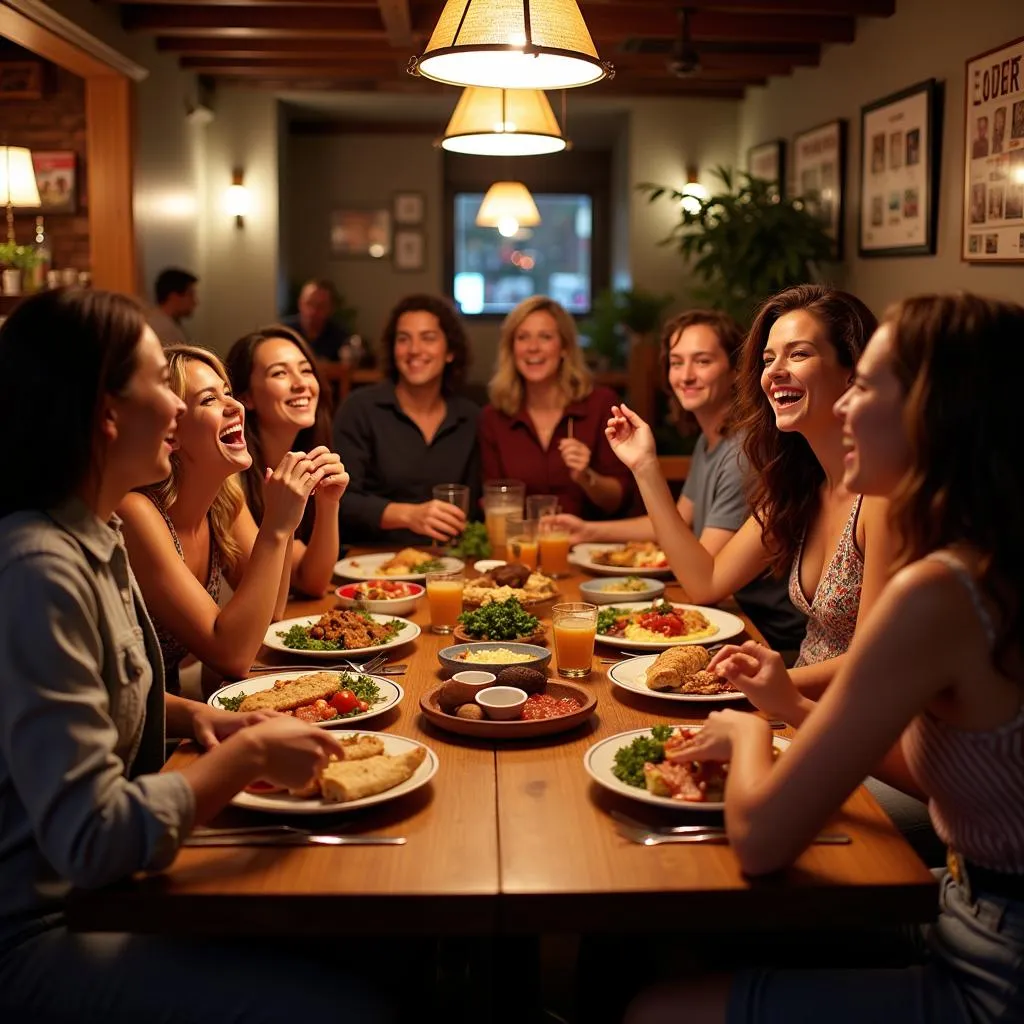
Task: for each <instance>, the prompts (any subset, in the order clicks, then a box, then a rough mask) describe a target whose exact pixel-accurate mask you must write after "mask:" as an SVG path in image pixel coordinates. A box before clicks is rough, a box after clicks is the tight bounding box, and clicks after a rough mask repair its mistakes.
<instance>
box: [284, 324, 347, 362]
mask: <svg viewBox="0 0 1024 1024" xmlns="http://www.w3.org/2000/svg"><path fill="white" fill-rule="evenodd" d="M281 323H283V324H284V325H285V327H290V328H291V329H292V330H293V331H298V333H299V334H301V335H302V336H303V337H304V338H305V339H306V341H308V342H309V347H310V348H311V349H312V350H313V352H314V353H315V354H316V356H317V358H318V359H329V360H331V361H332V362H335V363H336V362H337V361H338V349H340V348H341V347H342V346H344V345H347V344H348V343H349V342H348V339H349V332H348V331H346V330H343V329H342V328H341V327H339V326H338V325H337V324H336V323H335V322H334V321H333V320H328V321H327V323H325V324H324V329H323V330H322V331H321V332H320V333H319V334H318V335H317V336H316V337H315V338H310V337H309V336H308V335H307V334H306V332H305V331H304V330H303V329H302V324H301V322H300V320H299V314H298V313H293V314H292V315H291V316H286V317H283V318H282V319H281Z"/></svg>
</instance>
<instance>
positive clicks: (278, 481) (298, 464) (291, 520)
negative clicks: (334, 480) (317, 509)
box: [263, 452, 327, 534]
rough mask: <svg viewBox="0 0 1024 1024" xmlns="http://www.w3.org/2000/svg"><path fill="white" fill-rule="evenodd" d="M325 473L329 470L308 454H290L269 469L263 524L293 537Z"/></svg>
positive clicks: (264, 493) (264, 489)
mask: <svg viewBox="0 0 1024 1024" xmlns="http://www.w3.org/2000/svg"><path fill="white" fill-rule="evenodd" d="M326 474H327V469H326V467H325V466H324V465H319V466H318V465H315V464H314V460H313V459H312V458H310V456H309V455H307V454H306V453H305V452H288V453H287V454H286V455H285V457H284V458H283V459H282V460H281V461H280V462H279V463H278V465H277V468H276V469H274V470H273V471H271V470H270V469H268V470H267V480H266V483H265V484H264V486H263V502H264V512H263V525H264V526H267V527H268V528H269V529H272V530H282V531H284V532H286V533H288V534H293V533H294V532H295V531H296V530H297V529H298V528H299V523H301V522H302V514H303V512H305V510H306V502H307V501H308V500H309V496H310V494H311V493H312V491H313V488H314V487H316V486H317V484H319V483H320V481H321V480H323V478H324V476H326Z"/></svg>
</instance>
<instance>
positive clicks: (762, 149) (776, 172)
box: [747, 139, 786, 194]
mask: <svg viewBox="0 0 1024 1024" xmlns="http://www.w3.org/2000/svg"><path fill="white" fill-rule="evenodd" d="M747 173H748V174H749V175H750V176H751V177H752V178H761V179H763V180H764V181H774V182H775V183H776V192H777V193H779V194H785V191H786V140H785V139H772V140H771V142H762V143H761V144H760V145H757V146H751V147H750V149H748V150H747Z"/></svg>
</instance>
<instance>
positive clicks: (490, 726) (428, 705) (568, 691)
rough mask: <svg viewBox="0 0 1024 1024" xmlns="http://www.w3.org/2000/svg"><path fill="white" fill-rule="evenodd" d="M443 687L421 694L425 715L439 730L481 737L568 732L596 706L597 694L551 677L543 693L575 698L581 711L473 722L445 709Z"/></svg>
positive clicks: (546, 734) (486, 719) (517, 737)
mask: <svg viewBox="0 0 1024 1024" xmlns="http://www.w3.org/2000/svg"><path fill="white" fill-rule="evenodd" d="M440 692H441V687H440V686H438V687H435V688H434V689H433V690H431V691H429V692H428V693H425V694H423V695H422V696H421V697H420V710H421V711H422V712H423V714H424V716H425V717H426V718H427V719H429V721H431V722H433V723H434V725H436V726H437V727H438V728H439V729H444V730H445V731H446V732H453V733H457V734H458V735H460V736H477V737H480V738H481V739H503V740H516V739H529V738H530V737H532V736H552V735H554V734H555V733H560V732H568V731H569V730H570V729H575V728H576V726H578V725H580V724H582V723H583V722H585V721H586V720H587V719H588V718H589V717H590V716H591V715H592V714H593V713H594V710H595V709H596V708H597V697H596V696H595V695H594V693H593V691H592V690H587V689H584V688H583V687H582V686H576V685H574V684H573V683H565V682H562V681H561V680H558V681H556V680H553V679H549V680H548V682H547V685H546V686H545V687H544V692H545V693H546V694H549V695H550V696H552V697H554V698H555V699H556V700H561V699H562V698H563V697H572V698H574V699H576V700H578V701H579V702H580V710H579V711H574V712H573V713H572V714H570V715H562V716H561V717H560V718H541V719H536V720H532V721H523V720H522V719H517V720H516V721H512V722H496V721H493V720H491V719H489V718H484V719H481V720H480V721H474V720H473V719H469V718H457V717H456V716H455V715H449V714H448V712H446V711H442V710H441V707H440V705H439V704H438V702H437V699H438V694H440Z"/></svg>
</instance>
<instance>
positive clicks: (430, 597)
mask: <svg viewBox="0 0 1024 1024" xmlns="http://www.w3.org/2000/svg"><path fill="white" fill-rule="evenodd" d="M465 585H466V578H465V576H463V575H462V573H461V572H428V573H427V604H428V605H429V606H430V631H431V632H432V633H450V632H452V630H453V629H455V626H456V623H457V622H458V621H459V615H460V613H461V612H462V588H463V587H464V586H465Z"/></svg>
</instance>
